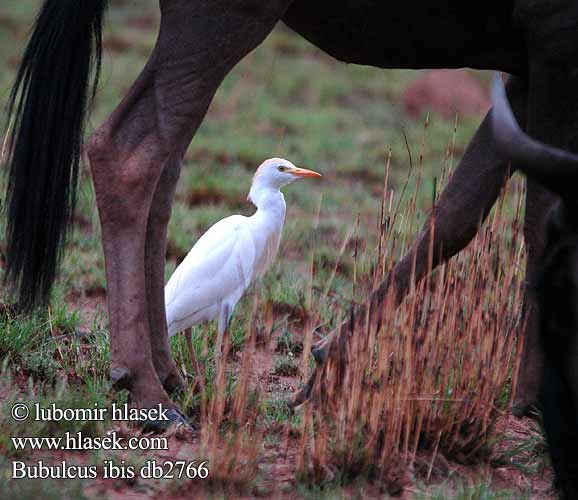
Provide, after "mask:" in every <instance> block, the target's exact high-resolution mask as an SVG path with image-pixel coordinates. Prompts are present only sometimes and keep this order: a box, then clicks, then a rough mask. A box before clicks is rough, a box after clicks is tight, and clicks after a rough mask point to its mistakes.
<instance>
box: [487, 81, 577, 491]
mask: <svg viewBox="0 0 578 500" xmlns="http://www.w3.org/2000/svg"><path fill="white" fill-rule="evenodd" d="M493 101H494V109H493V111H492V123H493V127H494V132H495V137H496V143H497V147H498V149H500V150H501V151H503V153H504V156H505V157H509V158H511V159H512V160H515V161H516V162H517V163H518V164H519V165H520V169H521V170H522V171H523V172H524V174H525V175H526V176H527V177H528V178H530V179H533V180H535V181H536V182H538V183H540V184H542V185H543V186H545V187H546V188H548V189H549V190H550V191H551V192H552V193H556V194H557V195H558V196H559V200H558V201H557V202H556V203H555V204H554V205H553V207H552V208H551V210H550V211H549V214H548V216H547V230H546V246H545V249H544V256H543V259H542V262H541V267H540V271H539V275H538V279H537V282H536V294H537V297H538V306H539V311H540V325H539V331H540V341H541V345H542V349H543V352H544V363H543V369H542V383H541V388H540V397H539V401H540V407H541V408H542V412H543V418H544V427H545V429H546V437H547V440H548V445H549V448H550V456H551V457H552V463H553V465H554V469H555V471H556V478H557V481H558V485H559V487H560V489H561V491H562V492H563V494H564V497H565V498H568V499H571V498H578V200H577V198H576V190H577V189H578V155H571V154H568V153H567V152H565V151H562V150H557V149H556V148H552V147H550V146H547V145H545V144H542V143H539V142H537V141H534V140H533V139H531V138H530V137H528V136H527V135H525V134H524V133H523V132H522V131H521V130H520V128H519V127H518V124H517V123H516V120H515V118H514V117H513V115H512V113H511V111H510V108H509V106H508V101H507V100H506V96H505V93H504V91H503V86H502V85H501V82H500V81H499V80H498V79H497V80H496V83H495V84H494V91H493Z"/></svg>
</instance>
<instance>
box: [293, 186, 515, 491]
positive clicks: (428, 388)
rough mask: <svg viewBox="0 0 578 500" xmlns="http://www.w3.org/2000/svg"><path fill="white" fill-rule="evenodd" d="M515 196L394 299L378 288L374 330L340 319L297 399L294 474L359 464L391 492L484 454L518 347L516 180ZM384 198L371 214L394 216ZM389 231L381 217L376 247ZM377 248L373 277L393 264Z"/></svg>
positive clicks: (392, 244)
mask: <svg viewBox="0 0 578 500" xmlns="http://www.w3.org/2000/svg"><path fill="white" fill-rule="evenodd" d="M386 189H387V188H386ZM386 192H387V191H386ZM515 195H516V196H517V207H518V208H517V210H516V213H515V215H509V216H508V215H507V214H506V213H505V211H506V209H505V205H504V203H503V202H501V203H500V204H499V206H498V208H497V209H496V211H495V212H494V213H493V214H492V215H491V217H490V220H489V221H488V222H487V223H486V224H485V226H484V229H483V230H482V231H481V232H480V234H479V235H478V237H477V238H476V239H475V241H474V242H472V244H471V245H470V247H469V248H468V249H467V250H466V251H465V252H463V253H462V254H461V255H460V256H459V257H458V258H457V259H454V260H452V261H451V262H450V263H449V264H447V265H446V266H444V267H443V268H441V269H439V270H438V271H437V272H435V273H434V274H433V276H431V277H430V278H428V279H427V280H424V281H423V282H422V283H421V284H420V285H418V286H417V287H416V289H415V291H413V293H410V295H409V296H408V297H407V298H406V300H405V301H404V302H403V303H402V305H401V306H400V307H399V308H397V309H395V307H394V300H393V297H390V299H388V300H387V303H386V305H385V315H384V320H383V324H382V325H381V327H380V328H379V329H377V327H376V325H375V324H372V323H371V322H370V321H369V318H368V317H365V318H359V317H357V318H355V317H351V318H350V324H351V325H353V326H352V327H350V328H349V329H347V330H343V331H348V333H347V334H346V335H347V337H346V338H345V340H344V337H343V334H342V337H341V340H342V342H341V343H340V344H341V345H342V346H343V345H344V346H345V348H344V349H343V350H342V354H341V356H338V357H337V358H339V359H335V357H333V358H332V357H330V359H329V361H328V362H327V363H326V365H325V367H324V368H323V370H322V371H321V373H320V375H319V377H318V383H317V384H316V386H315V388H314V396H313V401H314V404H308V405H306V406H305V407H304V409H303V419H302V427H301V442H300V447H299V453H298V468H299V470H300V472H301V474H302V475H304V476H306V477H309V478H311V479H312V480H313V481H314V482H323V481H327V480H328V479H331V478H332V477H335V476H338V477H340V478H342V479H347V478H348V477H350V478H353V477H356V476H358V475H359V474H363V475H365V476H366V477H373V478H376V479H378V480H380V481H382V484H383V485H384V486H385V487H387V489H388V490H389V492H390V493H396V492H399V491H400V489H402V488H403V486H404V485H405V484H407V483H409V482H410V480H411V478H412V476H413V475H414V473H415V472H417V473H419V474H421V475H422V476H423V479H429V477H430V476H431V474H432V470H433V469H434V466H435V464H436V462H437V461H438V460H442V461H443V459H444V458H445V459H450V460H453V461H457V462H460V463H472V462H476V461H480V460H481V459H483V458H484V457H487V453H488V450H489V436H490V431H491V428H492V424H493V423H494V422H495V419H496V417H497V416H498V415H499V414H500V413H501V412H502V410H503V409H504V408H505V407H506V406H507V404H508V400H507V394H508V387H509V384H511V383H512V380H511V379H512V377H513V376H514V375H513V374H515V373H516V371H517V364H518V360H519V354H520V347H521V346H520V343H519V342H518V341H517V337H516V332H517V331H518V328H519V325H518V322H519V318H520V315H521V310H520V309H521V302H522V301H521V295H522V282H523V272H522V271H521V269H520V262H523V259H522V253H523V247H522V235H521V224H520V206H521V200H522V193H521V190H520V189H517V191H516V193H515ZM387 199H388V196H387V195H384V214H383V215H384V216H385V215H388V218H389V219H390V220H394V219H395V218H396V215H395V214H392V213H389V214H387V212H388V211H389V212H391V210H392V209H391V208H389V209H388V208H387V207H388V206H390V207H391V203H387V202H386V201H385V200H387ZM408 207H409V208H408V210H407V211H406V213H405V214H404V217H405V219H408V218H409V219H411V218H412V217H413V214H414V213H415V204H414V203H412V202H410V203H409V205H408ZM382 220H384V217H382ZM405 223H408V224H412V223H413V222H412V221H411V220H409V221H407V220H406V222H405ZM381 227H384V226H383V225H381ZM396 238H397V233H395V231H393V230H392V231H390V233H386V232H385V228H384V234H383V235H382V238H381V239H380V243H379V244H380V248H387V249H392V248H396V247H399V246H400V244H401V242H399V241H396ZM388 255H389V256H388V257H387V258H386V259H385V261H384V262H383V265H382V266H379V267H380V269H378V271H377V274H378V276H377V279H379V277H380V276H379V275H380V274H383V270H384V269H390V268H391V266H392V264H393V262H391V255H392V253H389V254H388ZM361 310H363V309H361ZM360 314H365V313H360ZM351 331H352V333H351ZM306 345H307V343H306ZM308 354H309V352H308V349H307V348H306V349H305V351H304V356H308ZM424 451H425V452H426V454H425V456H426V457H427V459H426V461H425V463H424V458H423V457H424ZM418 452H419V453H418Z"/></svg>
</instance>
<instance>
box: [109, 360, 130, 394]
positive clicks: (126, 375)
mask: <svg viewBox="0 0 578 500" xmlns="http://www.w3.org/2000/svg"><path fill="white" fill-rule="evenodd" d="M110 381H111V383H112V387H113V389H115V390H117V391H121V390H123V389H127V390H130V387H131V382H132V376H131V373H130V371H129V369H128V368H124V367H118V366H117V367H114V368H111V369H110Z"/></svg>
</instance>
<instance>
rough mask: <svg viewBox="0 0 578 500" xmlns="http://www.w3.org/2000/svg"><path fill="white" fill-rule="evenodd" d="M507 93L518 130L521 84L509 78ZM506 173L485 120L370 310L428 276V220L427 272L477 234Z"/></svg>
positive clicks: (399, 296) (522, 114)
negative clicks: (429, 265) (391, 289)
mask: <svg viewBox="0 0 578 500" xmlns="http://www.w3.org/2000/svg"><path fill="white" fill-rule="evenodd" d="M507 90H508V97H509V100H510V103H511V105H512V109H513V110H514V113H515V114H516V118H517V119H518V122H519V123H520V124H521V125H522V126H524V123H525V108H526V101H527V95H526V84H525V82H523V81H521V80H519V79H515V78H510V79H509V81H508V84H507ZM510 174H511V171H510V169H509V165H508V163H507V162H505V161H504V160H503V159H502V158H501V157H500V155H499V154H498V153H497V152H496V151H495V148H494V147H493V144H492V131H491V125H490V120H489V116H486V118H485V119H484V121H483V122H482V124H481V126H480V128H479V129H478V131H477V132H476V134H475V135H474V137H473V138H472V140H471V142H470V144H469V145H468V148H467V150H466V152H465V153H464V156H463V158H462V160H461V161H460V163H459V165H458V167H457V168H456V171H455V172H454V174H453V175H452V177H451V179H450V181H449V183H448V185H447V186H446V188H445V189H444V191H443V192H442V194H441V195H440V198H439V200H438V202H437V203H436V205H435V207H434V209H433V211H432V213H431V214H430V216H429V217H428V219H427V221H426V223H425V224H424V226H423V228H422V230H421V232H420V234H419V235H418V237H417V239H416V241H415V242H414V243H413V245H412V247H411V249H410V250H409V251H408V252H407V254H406V255H405V257H404V258H403V259H402V260H401V261H400V262H398V263H397V264H396V265H395V267H394V268H393V269H392V270H391V272H390V273H389V274H388V275H387V276H386V278H385V280H384V281H383V282H382V283H381V284H380V285H379V287H378V288H377V290H376V291H375V292H374V293H373V295H372V298H371V302H372V306H373V307H374V309H375V310H376V311H377V310H378V309H379V308H380V305H381V304H382V302H383V300H384V298H385V296H386V294H387V293H388V291H389V289H390V287H391V286H393V287H394V288H395V296H396V303H397V304H399V303H401V301H402V300H403V298H404V297H405V295H406V294H407V293H408V291H409V289H410V287H411V285H412V279H413V283H417V282H418V281H420V280H421V279H422V278H423V277H424V276H425V275H426V274H427V273H428V272H429V269H428V254H429V252H430V245H431V238H430V233H431V228H432V221H431V219H432V217H433V219H434V222H435V224H434V241H433V246H432V247H431V248H433V256H432V257H433V262H432V268H435V267H437V266H438V265H440V264H442V263H443V262H446V261H447V260H448V259H450V258H451V257H453V256H454V255H456V254H457V253H458V252H460V251H461V250H462V249H464V248H465V247H466V246H467V245H468V244H469V242H470V241H471V240H472V238H473V237H474V236H475V235H476V234H477V232H478V229H479V227H480V224H481V223H482V222H483V221H484V220H485V218H486V217H487V215H488V214H489V212H490V210H491V208H492V207H493V205H494V203H495V201H496V199H497V197H498V195H499V194H500V190H501V189H502V187H503V185H504V182H505V181H506V180H507V178H508V177H509V175H510ZM414 262H415V271H414V274H413V276H412V268H414Z"/></svg>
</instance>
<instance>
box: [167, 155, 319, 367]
mask: <svg viewBox="0 0 578 500" xmlns="http://www.w3.org/2000/svg"><path fill="white" fill-rule="evenodd" d="M304 177H321V174H319V173H317V172H314V171H312V170H306V169H303V168H297V167H296V166H295V165H293V163H291V162H290V161H288V160H284V159H282V158H271V159H269V160H266V161H264V162H263V163H262V164H261V166H260V167H259V168H258V169H257V172H256V173H255V175H254V177H253V183H252V184H251V190H250V191H249V196H248V197H247V199H248V200H249V201H251V202H252V203H253V204H254V205H255V206H256V207H257V211H256V212H255V213H254V214H253V215H252V216H250V217H245V216H243V215H232V216H230V217H227V218H225V219H222V220H220V221H219V222H217V223H216V224H214V225H213V226H212V227H211V228H209V230H208V231H207V232H206V233H205V234H203V235H202V236H201V237H200V238H199V240H198V241H197V243H196V244H195V245H194V246H193V248H192V250H191V251H190V252H189V253H188V255H187V256H186V257H185V259H184V260H183V262H182V263H181V264H180V265H179V266H178V267H177V269H176V270H175V272H174V273H173V275H172V276H171V278H170V279H169V281H168V283H167V285H166V286H165V304H166V314H167V325H168V331H169V336H172V335H175V334H176V333H179V332H182V331H184V330H187V332H188V335H187V341H188V343H189V350H190V351H191V357H193V361H194V362H195V363H196V360H195V359H194V353H193V352H192V345H191V343H190V330H189V329H190V327H192V326H194V325H198V324H200V323H203V322H205V321H211V320H214V319H218V330H217V341H216V344H215V357H216V359H217V360H219V359H220V356H221V346H222V342H223V337H224V335H225V332H226V330H227V327H228V324H229V321H230V319H231V316H232V314H233V310H234V309H235V305H236V304H237V302H238V301H239V299H240V298H241V296H242V295H243V293H244V292H245V290H246V289H247V288H248V287H249V285H250V284H251V283H252V282H253V281H254V280H255V279H256V278H259V277H261V276H262V275H263V274H264V273H265V271H267V269H268V268H269V266H270V265H271V263H272V262H273V260H274V258H275V256H276V254H277V250H278V249H279V242H280V240H281V232H282V231H283V223H284V222H285V198H284V197H283V194H282V193H281V191H280V189H281V188H282V187H283V186H286V185H288V184H291V183H292V182H294V181H296V180H298V179H301V178H304Z"/></svg>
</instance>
